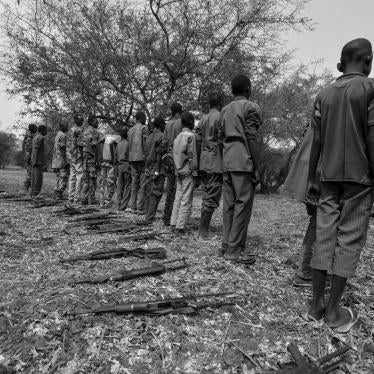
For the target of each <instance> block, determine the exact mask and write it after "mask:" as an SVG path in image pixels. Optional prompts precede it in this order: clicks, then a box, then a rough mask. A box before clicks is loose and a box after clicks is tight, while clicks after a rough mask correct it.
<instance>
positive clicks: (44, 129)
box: [38, 125, 47, 136]
mask: <svg viewBox="0 0 374 374" xmlns="http://www.w3.org/2000/svg"><path fill="white" fill-rule="evenodd" d="M38 133H39V134H42V135H43V136H46V135H47V126H45V125H39V126H38Z"/></svg>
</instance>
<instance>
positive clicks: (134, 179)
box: [130, 163, 140, 211]
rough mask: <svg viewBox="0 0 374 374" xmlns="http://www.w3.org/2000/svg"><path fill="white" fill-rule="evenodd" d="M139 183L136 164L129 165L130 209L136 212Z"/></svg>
mask: <svg viewBox="0 0 374 374" xmlns="http://www.w3.org/2000/svg"><path fill="white" fill-rule="evenodd" d="M139 182H140V173H139V171H138V168H137V164H136V163H132V164H131V200H130V208H131V210H133V211H136V203H137V199H138V192H139Z"/></svg>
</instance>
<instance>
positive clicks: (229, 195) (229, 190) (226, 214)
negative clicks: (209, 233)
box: [222, 172, 235, 251]
mask: <svg viewBox="0 0 374 374" xmlns="http://www.w3.org/2000/svg"><path fill="white" fill-rule="evenodd" d="M222 197H223V238H222V249H223V250H224V251H225V250H226V249H227V247H228V244H229V236H230V232H231V228H232V219H233V214H234V207H235V193H234V189H233V185H232V180H231V173H230V172H226V173H223V186H222Z"/></svg>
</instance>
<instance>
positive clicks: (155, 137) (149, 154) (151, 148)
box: [145, 128, 163, 168]
mask: <svg viewBox="0 0 374 374" xmlns="http://www.w3.org/2000/svg"><path fill="white" fill-rule="evenodd" d="M162 137H163V133H162V131H161V130H160V129H157V128H155V129H154V130H153V132H152V134H151V135H149V136H148V138H147V146H146V149H147V151H146V162H145V164H146V167H147V168H155V167H156V164H157V155H158V153H159V149H160V145H161V141H162Z"/></svg>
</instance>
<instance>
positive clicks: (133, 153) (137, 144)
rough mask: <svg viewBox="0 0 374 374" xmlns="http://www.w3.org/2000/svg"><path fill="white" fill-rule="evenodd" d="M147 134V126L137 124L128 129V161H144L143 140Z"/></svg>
mask: <svg viewBox="0 0 374 374" xmlns="http://www.w3.org/2000/svg"><path fill="white" fill-rule="evenodd" d="M146 134H147V126H145V125H143V124H142V123H140V122H137V123H136V124H135V125H134V126H133V127H131V128H130V130H129V134H128V140H129V161H130V162H134V161H144V160H145V138H146Z"/></svg>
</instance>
